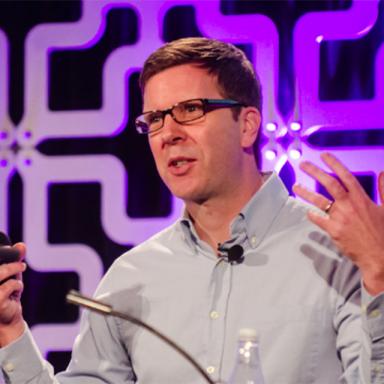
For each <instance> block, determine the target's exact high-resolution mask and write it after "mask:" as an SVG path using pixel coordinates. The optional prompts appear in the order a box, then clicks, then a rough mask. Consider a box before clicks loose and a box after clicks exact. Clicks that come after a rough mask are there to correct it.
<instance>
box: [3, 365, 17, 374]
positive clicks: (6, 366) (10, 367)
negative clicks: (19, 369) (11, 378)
mask: <svg viewBox="0 0 384 384" xmlns="http://www.w3.org/2000/svg"><path fill="white" fill-rule="evenodd" d="M3 368H4V371H5V372H8V373H11V372H13V370H14V369H15V366H14V365H13V363H6V364H5V365H4V367H3Z"/></svg>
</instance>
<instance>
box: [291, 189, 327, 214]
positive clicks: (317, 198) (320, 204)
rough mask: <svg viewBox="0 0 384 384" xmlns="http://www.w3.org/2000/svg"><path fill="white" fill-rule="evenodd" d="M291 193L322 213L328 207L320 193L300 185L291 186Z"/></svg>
mask: <svg viewBox="0 0 384 384" xmlns="http://www.w3.org/2000/svg"><path fill="white" fill-rule="evenodd" d="M293 192H295V194H296V195H297V196H299V197H301V198H302V199H304V200H305V201H308V202H309V203H311V204H313V205H314V206H316V207H317V208H319V209H321V210H322V211H325V209H326V208H327V206H329V200H328V199H327V198H326V197H324V196H323V195H321V194H320V193H316V192H313V191H311V190H309V189H307V188H305V187H304V186H303V185H301V184H295V185H294V186H293Z"/></svg>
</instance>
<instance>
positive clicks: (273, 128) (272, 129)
mask: <svg viewBox="0 0 384 384" xmlns="http://www.w3.org/2000/svg"><path fill="white" fill-rule="evenodd" d="M265 129H266V130H267V131H268V132H275V131H276V130H277V124H276V123H267V124H266V126H265Z"/></svg>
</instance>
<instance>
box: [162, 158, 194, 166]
mask: <svg viewBox="0 0 384 384" xmlns="http://www.w3.org/2000/svg"><path fill="white" fill-rule="evenodd" d="M193 161H194V160H193V159H186V158H178V159H173V160H171V161H170V162H169V164H168V165H169V166H170V167H175V168H180V167H182V166H183V165H185V164H188V163H191V162H193Z"/></svg>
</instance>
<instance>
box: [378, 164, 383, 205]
mask: <svg viewBox="0 0 384 384" xmlns="http://www.w3.org/2000/svg"><path fill="white" fill-rule="evenodd" d="M379 195H380V202H381V205H384V171H383V172H380V174H379Z"/></svg>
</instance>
